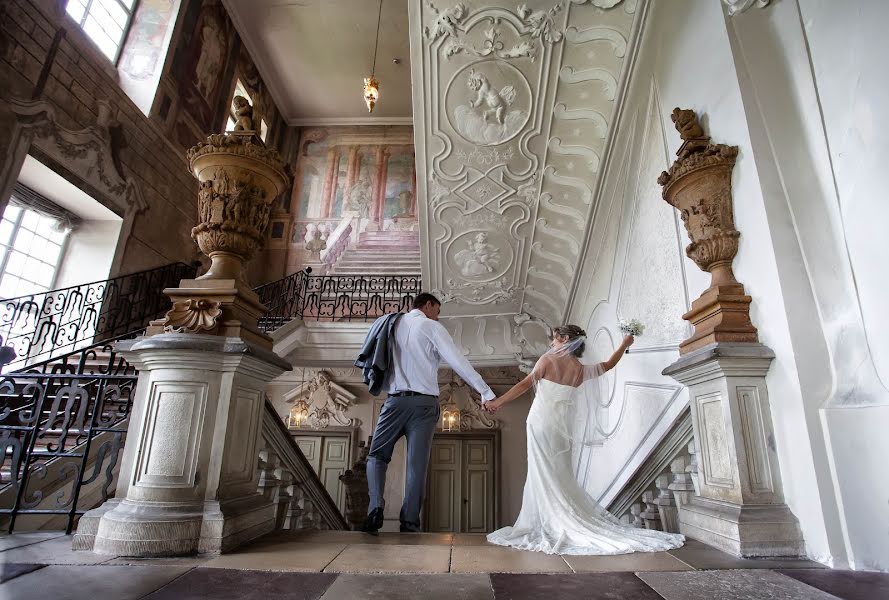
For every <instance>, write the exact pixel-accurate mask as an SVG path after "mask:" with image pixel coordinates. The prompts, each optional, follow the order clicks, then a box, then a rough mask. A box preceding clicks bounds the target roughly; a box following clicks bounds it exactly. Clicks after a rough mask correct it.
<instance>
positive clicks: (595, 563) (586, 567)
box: [562, 552, 692, 573]
mask: <svg viewBox="0 0 889 600" xmlns="http://www.w3.org/2000/svg"><path fill="white" fill-rule="evenodd" d="M562 558H564V559H565V562H567V563H568V565H569V566H570V567H571V568H572V569H573V570H574V571H575V572H576V573H585V572H597V571H630V572H633V571H690V570H691V569H692V567H690V566H689V565H687V564H685V563H684V562H682V561H681V560H679V559H678V558H676V557H675V556H673V555H671V554H669V553H667V552H635V553H633V554H616V555H613V556H568V555H563V556H562Z"/></svg>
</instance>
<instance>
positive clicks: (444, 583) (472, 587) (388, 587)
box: [322, 574, 494, 600]
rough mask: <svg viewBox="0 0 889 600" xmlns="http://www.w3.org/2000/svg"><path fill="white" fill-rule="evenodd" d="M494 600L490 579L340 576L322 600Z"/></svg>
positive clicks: (470, 577)
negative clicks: (370, 599)
mask: <svg viewBox="0 0 889 600" xmlns="http://www.w3.org/2000/svg"><path fill="white" fill-rule="evenodd" d="M363 598H379V599H385V600H416V599H417V598H422V599H423V600H493V598H494V593H493V592H492V591H491V580H490V579H489V578H488V576H487V575H455V574H443V575H340V576H339V577H338V578H337V580H336V581H335V582H334V583H333V585H332V586H330V588H329V589H328V590H327V592H326V593H325V594H324V596H323V597H322V600H353V599H355V600H361V599H363Z"/></svg>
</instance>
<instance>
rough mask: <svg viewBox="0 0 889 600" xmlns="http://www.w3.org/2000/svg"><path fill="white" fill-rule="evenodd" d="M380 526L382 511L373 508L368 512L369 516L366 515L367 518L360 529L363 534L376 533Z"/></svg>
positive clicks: (381, 523) (381, 524)
mask: <svg viewBox="0 0 889 600" xmlns="http://www.w3.org/2000/svg"><path fill="white" fill-rule="evenodd" d="M382 526H383V509H382V508H375V509H373V510H372V511H370V514H368V515H367V518H366V519H365V520H364V525H362V527H361V531H363V532H364V533H376V532H378V531H379V530H380V527H382Z"/></svg>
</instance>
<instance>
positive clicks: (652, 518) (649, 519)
mask: <svg viewBox="0 0 889 600" xmlns="http://www.w3.org/2000/svg"><path fill="white" fill-rule="evenodd" d="M656 498H657V493H656V492H653V491H651V490H646V491H645V493H644V494H642V502H644V503H645V510H643V511H642V513H641V517H642V520H643V522H644V523H645V529H653V530H655V531H660V530H661V515H660V512H659V511H658V506H657V504H656V503H655V499H656Z"/></svg>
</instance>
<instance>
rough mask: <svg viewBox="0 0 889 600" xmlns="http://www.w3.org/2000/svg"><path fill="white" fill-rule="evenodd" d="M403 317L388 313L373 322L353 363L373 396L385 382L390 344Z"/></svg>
mask: <svg viewBox="0 0 889 600" xmlns="http://www.w3.org/2000/svg"><path fill="white" fill-rule="evenodd" d="M403 316H404V313H390V314H388V315H383V316H382V317H380V318H379V319H377V320H376V321H374V323H373V325H371V326H370V330H369V331H368V332H367V338H365V340H364V345H363V346H362V347H361V352H360V353H359V354H358V360H356V361H355V366H356V367H358V368H359V369H361V370H362V372H363V374H364V383H366V384H367V387H368V389H369V390H370V393H371V394H373V395H374V396H376V395H378V394H379V393H380V391H381V390H382V388H383V382H384V381H385V380H386V372H387V371H388V370H389V363H390V360H391V358H392V344H394V343H395V326H396V325H398V321H399V320H400V319H401V317H403Z"/></svg>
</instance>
